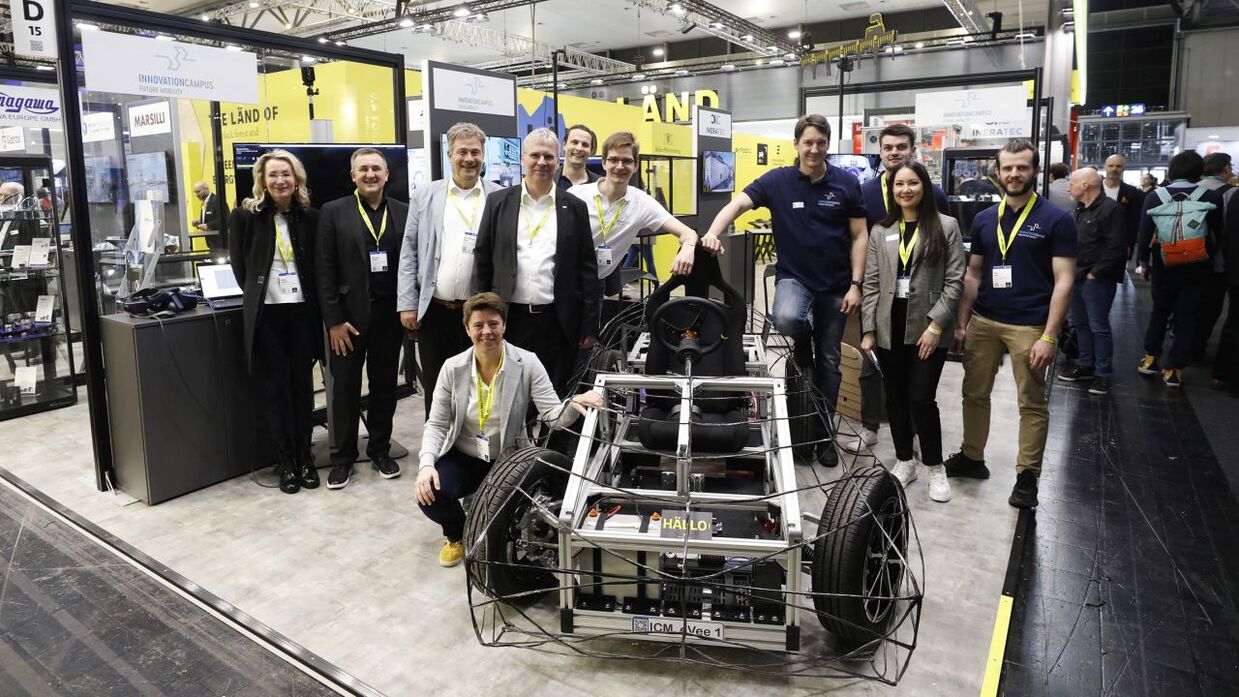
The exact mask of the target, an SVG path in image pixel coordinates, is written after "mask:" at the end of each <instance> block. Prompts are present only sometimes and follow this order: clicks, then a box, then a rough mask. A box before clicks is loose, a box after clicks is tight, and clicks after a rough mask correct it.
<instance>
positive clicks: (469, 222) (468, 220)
mask: <svg viewBox="0 0 1239 697" xmlns="http://www.w3.org/2000/svg"><path fill="white" fill-rule="evenodd" d="M447 200H449V201H451V202H452V207H453V208H455V209H456V213H457V214H459V215H460V219H461V220H463V221H464V222H465V228H466V229H467V230H468V231H469V232H473V231H474V229H475V226H476V223H477V220H478V205H479V204H481V203H482V197H481V196H478V197H476V198H474V199H473V208H472V209H471V210H470V211H469V213H468V214H465V209H464V208H462V207H461V206H460V204H459V203H457V202H458V201H459V200H460V196H457V195H456V192H455V191H453V190H452V189H451V185H448V190H447Z"/></svg>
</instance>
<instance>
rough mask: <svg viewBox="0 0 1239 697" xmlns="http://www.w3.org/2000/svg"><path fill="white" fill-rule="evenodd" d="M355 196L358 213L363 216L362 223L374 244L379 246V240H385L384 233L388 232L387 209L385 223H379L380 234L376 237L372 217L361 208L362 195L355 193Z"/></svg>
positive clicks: (384, 210)
mask: <svg viewBox="0 0 1239 697" xmlns="http://www.w3.org/2000/svg"><path fill="white" fill-rule="evenodd" d="M353 196H354V197H355V198H356V199H357V212H358V213H360V214H361V222H363V223H365V224H366V229H367V230H369V231H370V236H371V237H373V238H374V244H375V245H378V243H379V240H381V239H383V235H384V233H386V232H387V209H386V208H384V209H383V222H381V223H379V232H378V234H377V235H376V234H375V233H374V223H372V222H370V216H369V215H368V214H367V213H366V209H365V208H362V207H361V194H360V193H358V192H357V191H354V192H353Z"/></svg>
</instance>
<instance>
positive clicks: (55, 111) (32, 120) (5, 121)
mask: <svg viewBox="0 0 1239 697" xmlns="http://www.w3.org/2000/svg"><path fill="white" fill-rule="evenodd" d="M59 125H60V94H59V93H57V92H56V90H49V89H46V88H42V87H22V86H19V85H3V86H0V126H26V127H29V128H49V127H55V126H59Z"/></svg>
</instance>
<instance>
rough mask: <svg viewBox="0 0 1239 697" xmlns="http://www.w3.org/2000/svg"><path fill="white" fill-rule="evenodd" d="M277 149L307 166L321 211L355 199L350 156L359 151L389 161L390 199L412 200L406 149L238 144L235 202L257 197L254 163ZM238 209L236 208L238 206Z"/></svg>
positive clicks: (313, 202) (234, 148) (309, 184)
mask: <svg viewBox="0 0 1239 697" xmlns="http://www.w3.org/2000/svg"><path fill="white" fill-rule="evenodd" d="M276 148H279V149H282V150H287V151H289V152H291V153H292V154H293V155H294V156H296V158H297V159H298V160H301V164H302V165H304V166H305V176H306V186H307V187H308V188H309V189H310V204H311V205H313V206H314V207H315V208H321V207H322V205H323V204H324V203H327V202H328V201H332V200H335V199H337V198H340V197H341V196H348V195H351V194H352V193H353V191H354V189H355V188H356V187H354V186H353V180H352V179H350V178H349V156H351V155H352V154H353V151H354V150H356V149H358V148H375V149H377V150H378V151H379V152H382V153H383V157H384V158H385V159H386V160H387V171H388V173H389V174H388V179H387V195H388V196H390V197H392V198H394V199H396V200H397V201H405V202H407V201H408V200H409V152H408V150H406V149H405V147H404V146H403V145H371V144H368V143H362V144H357V143H234V144H233V146H232V157H233V163H234V166H235V170H234V175H235V176H234V182H235V184H234V186H235V188H234V189H233V191H234V193H235V195H236V198H234V199H233V200H234V201H235V202H240V201H241V200H243V199H246V198H249V197H251V196H253V195H254V163H255V162H257V161H258V158H259V156H261V155H262V154H263V153H265V152H267V151H268V150H274V149H276ZM234 205H235V204H234Z"/></svg>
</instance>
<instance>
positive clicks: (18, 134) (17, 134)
mask: <svg viewBox="0 0 1239 697" xmlns="http://www.w3.org/2000/svg"><path fill="white" fill-rule="evenodd" d="M25 149H26V129H24V128H22V127H21V126H12V127H10V128H0V152H14V151H19V150H25Z"/></svg>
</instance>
